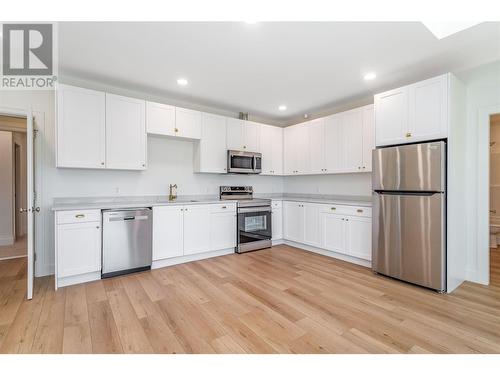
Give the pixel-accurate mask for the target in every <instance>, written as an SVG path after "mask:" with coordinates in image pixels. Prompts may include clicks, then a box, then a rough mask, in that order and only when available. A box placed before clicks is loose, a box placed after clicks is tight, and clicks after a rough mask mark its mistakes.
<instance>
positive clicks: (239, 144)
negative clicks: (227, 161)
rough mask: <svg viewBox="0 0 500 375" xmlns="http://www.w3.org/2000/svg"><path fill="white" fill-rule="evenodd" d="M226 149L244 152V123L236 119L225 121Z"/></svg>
mask: <svg viewBox="0 0 500 375" xmlns="http://www.w3.org/2000/svg"><path fill="white" fill-rule="evenodd" d="M227 149H228V150H237V151H250V150H246V145H245V121H244V120H240V119H237V118H228V119H227Z"/></svg>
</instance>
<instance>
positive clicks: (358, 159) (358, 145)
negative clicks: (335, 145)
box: [341, 109, 363, 172]
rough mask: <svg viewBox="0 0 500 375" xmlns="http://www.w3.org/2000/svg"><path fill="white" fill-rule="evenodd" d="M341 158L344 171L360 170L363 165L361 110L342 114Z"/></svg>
mask: <svg viewBox="0 0 500 375" xmlns="http://www.w3.org/2000/svg"><path fill="white" fill-rule="evenodd" d="M341 121H342V158H343V160H344V167H343V168H342V169H343V170H344V172H360V171H362V167H363V112H362V111H360V110H358V109H356V110H353V111H348V112H345V113H343V114H342V120H341Z"/></svg>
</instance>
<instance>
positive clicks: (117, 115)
mask: <svg viewBox="0 0 500 375" xmlns="http://www.w3.org/2000/svg"><path fill="white" fill-rule="evenodd" d="M106 167H107V168H111V169H146V102H145V101H144V100H139V99H134V98H128V97H125V96H119V95H112V94H106Z"/></svg>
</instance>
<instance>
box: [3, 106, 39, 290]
mask: <svg viewBox="0 0 500 375" xmlns="http://www.w3.org/2000/svg"><path fill="white" fill-rule="evenodd" d="M0 114H1V115H4V116H11V117H20V118H25V119H26V121H29V118H31V121H32V126H33V133H35V124H34V121H35V120H34V116H33V112H32V110H31V108H29V109H28V110H20V109H14V108H3V107H0ZM27 128H28V124H26V129H27ZM27 135H29V134H28V132H27ZM29 143H30V142H29V140H28V139H27V144H29ZM31 144H32V152H34V148H35V142H34V140H32V142H31ZM28 148H29V147H28ZM28 151H29V150H28V149H27V150H26V152H28ZM28 164H29V163H28ZM37 165H38V163H36V164H33V173H35V169H36V168H37ZM28 179H29V176H28ZM33 186H34V188H35V190H37V194H38V195H39V194H40V191H39V190H38V187H39V186H40V185H39V183H36V185H35V184H33ZM35 186H36V187H35ZM37 200H38V199H37ZM33 203H34V202H26V204H27V205H28V206H30V205H31V204H33ZM37 203H39V202H37ZM32 215H33V220H32V225H33V226H35V218H36V215H34V214H33V213H32ZM29 222H30V220H29V219H28V231H27V232H28V233H26V235H27V236H28V238H27V242H28V243H29V242H30V241H31V243H32V248H33V249H34V246H35V242H36V234H35V232H34V230H33V231H32V234H30V230H29V226H30V225H29ZM30 237H31V238H30ZM28 247H29V245H28ZM34 260H35V259H34V252H33V253H31V252H30V251H29V249H28V251H27V263H28V270H27V279H28V280H27V286H26V298H27V299H32V298H33V280H34V275H35V262H34Z"/></svg>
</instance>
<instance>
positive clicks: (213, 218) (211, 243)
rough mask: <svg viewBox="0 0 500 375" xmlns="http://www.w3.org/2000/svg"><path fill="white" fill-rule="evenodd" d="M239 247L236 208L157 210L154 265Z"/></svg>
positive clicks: (202, 206)
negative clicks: (164, 261) (171, 259)
mask: <svg viewBox="0 0 500 375" xmlns="http://www.w3.org/2000/svg"><path fill="white" fill-rule="evenodd" d="M235 246H236V205H235V204H234V203H228V204H199V205H198V204H193V205H185V206H158V207H154V208H153V261H158V260H163V259H169V258H176V257H181V256H187V255H194V254H201V253H205V252H209V251H216V250H222V249H229V248H233V247H235Z"/></svg>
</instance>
